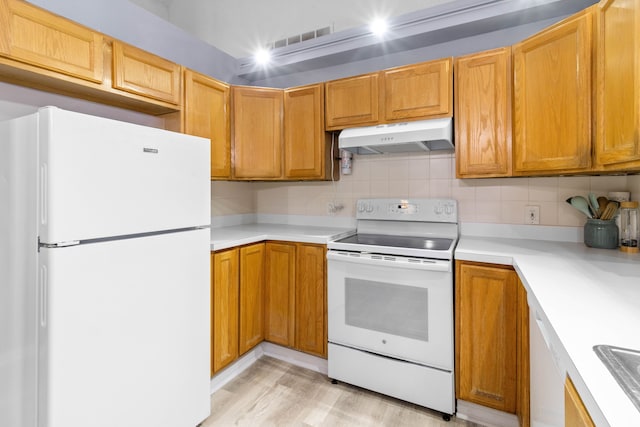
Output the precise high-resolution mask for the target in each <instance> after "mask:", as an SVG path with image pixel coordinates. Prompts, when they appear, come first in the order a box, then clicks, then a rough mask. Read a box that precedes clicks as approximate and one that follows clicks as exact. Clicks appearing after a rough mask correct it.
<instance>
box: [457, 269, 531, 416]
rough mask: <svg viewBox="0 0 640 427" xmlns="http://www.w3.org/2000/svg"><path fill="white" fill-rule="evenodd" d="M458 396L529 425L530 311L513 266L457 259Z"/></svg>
mask: <svg viewBox="0 0 640 427" xmlns="http://www.w3.org/2000/svg"><path fill="white" fill-rule="evenodd" d="M455 295H456V297H455V340H456V357H455V362H456V363H455V365H456V397H457V398H458V399H462V400H466V401H469V402H473V403H476V404H479V405H483V406H487V407H490V408H494V409H498V410H500V411H504V412H510V413H514V414H518V416H519V418H520V425H522V426H527V425H529V407H528V406H529V405H528V393H527V392H526V390H528V388H529V384H528V374H527V372H528V345H527V343H528V334H523V333H522V331H523V330H524V329H528V317H527V316H528V315H527V314H524V313H523V311H525V312H527V311H528V308H526V307H527V304H526V292H525V291H524V288H522V285H521V284H520V282H519V279H518V276H517V274H516V272H515V271H514V270H513V268H511V267H510V266H505V265H495V264H482V263H475V262H469V261H456V284H455Z"/></svg>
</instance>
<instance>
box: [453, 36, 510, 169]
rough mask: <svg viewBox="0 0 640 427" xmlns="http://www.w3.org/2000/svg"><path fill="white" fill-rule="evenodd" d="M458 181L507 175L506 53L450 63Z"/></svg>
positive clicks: (503, 50)
mask: <svg viewBox="0 0 640 427" xmlns="http://www.w3.org/2000/svg"><path fill="white" fill-rule="evenodd" d="M455 69H456V74H455V94H456V95H455V113H454V117H455V118H456V119H455V121H454V122H455V141H456V144H455V150H456V176H457V177H458V178H483V177H499V176H510V175H511V48H510V47H506V48H500V49H494V50H490V51H486V52H480V53H475V54H472V55H467V56H462V57H459V58H456V60H455Z"/></svg>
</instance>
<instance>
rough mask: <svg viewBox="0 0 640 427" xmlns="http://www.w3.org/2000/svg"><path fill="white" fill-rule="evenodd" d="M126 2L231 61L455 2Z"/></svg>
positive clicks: (151, 0)
mask: <svg viewBox="0 0 640 427" xmlns="http://www.w3.org/2000/svg"><path fill="white" fill-rule="evenodd" d="M130 1H131V2H132V3H135V4H137V5H139V6H141V7H143V8H145V9H147V10H148V11H150V12H152V13H154V14H156V15H158V16H159V17H161V18H163V19H165V20H167V21H169V22H171V23H173V24H174V25H176V26H178V27H181V28H183V29H184V30H186V31H187V32H189V33H191V34H193V35H194V36H196V37H198V38H200V39H202V40H204V41H205V42H207V43H209V44H211V45H213V46H215V47H217V48H218V49H220V50H222V51H224V52H226V53H228V54H230V55H231V56H234V57H236V58H244V57H249V56H251V55H253V53H254V51H255V50H256V49H257V48H258V47H260V46H263V45H265V44H267V43H270V42H273V41H276V40H280V39H283V38H287V37H290V36H294V35H297V34H301V33H305V32H308V31H313V30H316V29H319V28H324V27H331V28H332V30H333V32H339V31H344V30H348V29H352V28H357V27H361V26H364V25H367V24H368V22H370V21H371V20H372V19H373V18H374V17H379V16H384V17H388V18H392V17H397V16H400V15H403V14H407V13H410V12H415V11H417V10H423V9H427V8H430V7H433V6H436V5H440V4H444V3H451V2H453V1H456V0H396V1H389V0H346V1H345V0H322V1H318V0H270V1H259V0H130ZM467 3H468V2H467ZM475 3H490V2H488V1H486V0H485V1H475Z"/></svg>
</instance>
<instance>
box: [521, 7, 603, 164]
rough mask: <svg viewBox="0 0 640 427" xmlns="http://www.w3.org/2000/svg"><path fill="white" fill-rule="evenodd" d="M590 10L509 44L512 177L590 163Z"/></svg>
mask: <svg viewBox="0 0 640 427" xmlns="http://www.w3.org/2000/svg"><path fill="white" fill-rule="evenodd" d="M591 60H592V9H591V8H589V9H586V10H584V11H582V12H580V13H578V14H576V15H573V16H572V17H569V18H567V19H565V20H563V21H561V22H560V23H558V24H556V25H553V26H551V27H549V28H548V29H545V30H543V31H542V32H540V33H538V34H536V35H534V36H532V37H530V38H528V39H526V40H524V41H522V42H520V43H518V44H516V45H514V47H513V63H514V82H513V90H514V97H513V103H514V105H513V126H514V132H513V156H514V167H513V168H514V174H515V175H525V174H528V175H536V174H549V173H571V172H581V171H589V170H590V167H591V117H592V114H591V90H592V84H591V82H592V80H591V79H592V72H591V69H592V61H591Z"/></svg>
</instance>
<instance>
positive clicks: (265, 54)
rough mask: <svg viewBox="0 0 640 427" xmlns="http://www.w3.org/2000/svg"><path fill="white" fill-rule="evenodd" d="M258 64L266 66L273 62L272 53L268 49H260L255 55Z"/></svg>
mask: <svg viewBox="0 0 640 427" xmlns="http://www.w3.org/2000/svg"><path fill="white" fill-rule="evenodd" d="M253 58H254V60H255V61H256V64H259V65H266V64H268V63H269V61H270V60H271V52H270V51H269V50H267V49H258V50H257V51H256V53H255V54H254V55H253Z"/></svg>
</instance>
